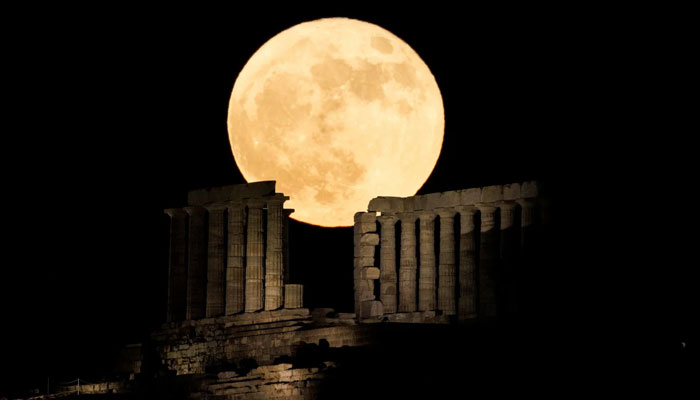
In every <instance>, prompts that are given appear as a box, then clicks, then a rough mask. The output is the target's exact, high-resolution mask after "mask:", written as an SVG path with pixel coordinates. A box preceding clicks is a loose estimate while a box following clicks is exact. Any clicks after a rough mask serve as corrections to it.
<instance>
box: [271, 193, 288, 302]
mask: <svg viewBox="0 0 700 400" xmlns="http://www.w3.org/2000/svg"><path fill="white" fill-rule="evenodd" d="M286 199H288V197H280V198H274V199H270V200H268V201H267V248H266V252H265V310H276V309H278V308H281V307H282V306H283V305H284V284H283V277H284V249H283V242H284V226H283V218H284V214H283V212H282V204H283V203H284V201H285V200H286Z"/></svg>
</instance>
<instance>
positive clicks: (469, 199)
mask: <svg viewBox="0 0 700 400" xmlns="http://www.w3.org/2000/svg"><path fill="white" fill-rule="evenodd" d="M480 201H481V188H472V189H464V190H460V191H459V203H460V204H461V205H463V206H471V205H474V204H476V203H478V202H480Z"/></svg>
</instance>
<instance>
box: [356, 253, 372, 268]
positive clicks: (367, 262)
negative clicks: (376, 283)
mask: <svg viewBox="0 0 700 400" xmlns="http://www.w3.org/2000/svg"><path fill="white" fill-rule="evenodd" d="M372 254H374V253H372ZM357 260H358V263H359V264H358V266H359V267H373V266H374V257H359V258H357Z"/></svg>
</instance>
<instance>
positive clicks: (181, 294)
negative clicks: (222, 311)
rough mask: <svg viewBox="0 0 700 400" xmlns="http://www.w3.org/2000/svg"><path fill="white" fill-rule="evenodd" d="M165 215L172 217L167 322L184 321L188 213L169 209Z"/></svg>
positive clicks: (185, 315) (185, 308)
mask: <svg viewBox="0 0 700 400" xmlns="http://www.w3.org/2000/svg"><path fill="white" fill-rule="evenodd" d="M165 213H166V214H168V215H169V216H170V260H169V266H168V309H167V316H166V321H168V322H172V321H183V320H185V319H186V318H187V311H186V310H187V257H186V255H187V241H186V238H187V231H186V227H187V213H185V211H184V210H181V209H168V210H165Z"/></svg>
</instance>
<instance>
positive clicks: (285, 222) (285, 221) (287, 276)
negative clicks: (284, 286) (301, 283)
mask: <svg viewBox="0 0 700 400" xmlns="http://www.w3.org/2000/svg"><path fill="white" fill-rule="evenodd" d="M293 212H294V209H293V208H285V209H283V210H282V213H284V216H283V218H282V230H283V231H284V232H283V234H282V235H283V236H282V238H283V242H282V248H283V249H284V250H283V256H284V259H283V262H282V264H283V265H284V282H285V283H289V282H291V281H292V272H291V268H290V267H291V264H290V263H289V216H290V215H291V214H292V213H293Z"/></svg>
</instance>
